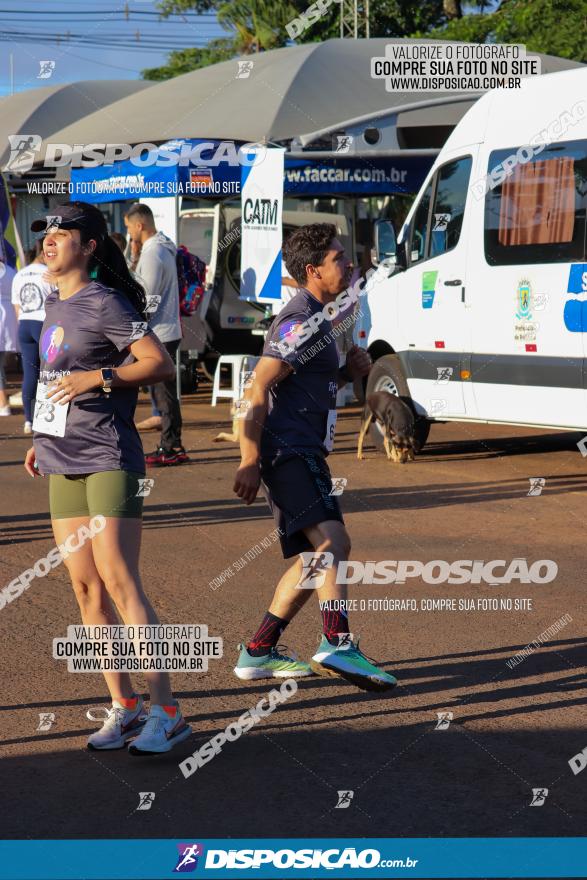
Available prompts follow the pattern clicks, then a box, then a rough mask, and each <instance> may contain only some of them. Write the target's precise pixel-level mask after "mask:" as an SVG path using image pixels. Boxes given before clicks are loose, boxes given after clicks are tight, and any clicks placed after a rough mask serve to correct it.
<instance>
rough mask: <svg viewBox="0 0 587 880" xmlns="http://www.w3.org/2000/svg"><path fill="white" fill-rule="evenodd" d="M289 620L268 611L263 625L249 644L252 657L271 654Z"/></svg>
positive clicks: (248, 647)
mask: <svg viewBox="0 0 587 880" xmlns="http://www.w3.org/2000/svg"><path fill="white" fill-rule="evenodd" d="M288 623H289V620H284V619H283V618H282V617H276V616H275V614H271V612H270V611H267V613H266V614H265V617H264V618H263V620H262V622H261V626H260V627H259V629H258V630H257V632H256V633H255V635H254V636H253V638H252V639H251V641H250V642H249V643H248V645H247V651H248V652H249V654H250V655H251V657H263V656H264V655H265V654H269V652H270V651H271V648H274V647H275V646H276V644H277V642H278V641H279V637H280V636H281V633H282V632H283V630H284V629H285V628H286V626H287V625H288Z"/></svg>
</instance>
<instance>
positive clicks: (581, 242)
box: [485, 141, 587, 266]
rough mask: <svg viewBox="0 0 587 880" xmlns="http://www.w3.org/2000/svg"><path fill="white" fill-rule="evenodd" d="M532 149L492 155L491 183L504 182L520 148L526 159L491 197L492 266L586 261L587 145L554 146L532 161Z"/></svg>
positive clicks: (488, 236)
mask: <svg viewBox="0 0 587 880" xmlns="http://www.w3.org/2000/svg"><path fill="white" fill-rule="evenodd" d="M530 149H531V148H529V147H528V148H526V149H524V148H518V147H512V148H511V149H507V150H496V151H494V152H493V153H491V154H490V156H489V165H488V175H489V181H490V182H491V180H500V179H501V177H502V176H503V165H502V163H503V161H504V159H506V158H508V157H512V156H516V153H517V152H518V150H520V156H521V161H518V162H517V164H516V165H514V166H513V171H512V173H511V174H510V175H509V176H507V177H506V178H505V180H503V182H500V183H499V185H497V186H495V187H494V188H493V189H490V190H489V191H488V193H487V196H486V199H485V259H486V260H487V262H488V263H489V265H492V266H503V265H513V264H516V263H567V262H583V261H584V260H585V259H586V253H587V251H586V244H585V238H586V221H585V214H586V209H587V191H586V189H585V185H584V184H585V180H586V179H587V141H569V142H567V143H562V144H561V143H557V144H551V145H550V146H547V147H545V148H544V149H543V150H541V151H540V152H539V153H537V154H536V155H535V156H531V157H529V156H528V154H529V153H530ZM506 167H507V163H506ZM492 172H493V175H492Z"/></svg>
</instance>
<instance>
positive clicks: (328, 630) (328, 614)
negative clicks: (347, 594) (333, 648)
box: [322, 608, 349, 645]
mask: <svg viewBox="0 0 587 880" xmlns="http://www.w3.org/2000/svg"><path fill="white" fill-rule="evenodd" d="M348 631H349V618H348V615H347V614H346V613H345V612H344V611H330V610H329V609H328V608H323V609H322V632H323V633H324V635H325V636H326V638H327V639H328V641H329V643H330V644H331V645H338V633H348Z"/></svg>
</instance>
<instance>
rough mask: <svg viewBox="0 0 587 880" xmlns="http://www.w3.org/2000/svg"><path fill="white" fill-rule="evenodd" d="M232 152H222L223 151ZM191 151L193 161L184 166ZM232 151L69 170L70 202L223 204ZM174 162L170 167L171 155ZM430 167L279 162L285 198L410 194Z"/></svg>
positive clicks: (186, 148)
mask: <svg viewBox="0 0 587 880" xmlns="http://www.w3.org/2000/svg"><path fill="white" fill-rule="evenodd" d="M227 144H228V145H229V146H231V147H232V149H228V148H227V147H226V146H225V145H227ZM193 150H196V152H197V161H195V162H194V161H191V160H190V161H189V162H188V161H186V160H187V158H189V156H188V154H189V153H190V151H193ZM237 150H238V145H235V144H234V143H233V142H227V141H209V140H202V139H185V140H178V141H173V142H172V143H171V144H163V145H162V146H161V147H159V148H158V149H157V151H151V152H150V153H148V154H145V155H144V156H141V157H138V162H137V161H136V160H135V161H132V160H131V159H127V160H124V161H121V162H115V163H114V164H113V165H102V166H98V167H96V168H74V169H72V172H71V186H70V198H71V199H72V200H73V199H83V200H84V201H87V202H93V203H100V202H112V201H120V200H127V199H139V198H141V197H143V198H160V197H164V196H173V195H194V196H198V197H199V198H213V199H216V200H218V199H224V198H228V197H229V196H230V195H233V196H238V195H240V181H241V169H240V166H239V164H238V161H236V162H235V157H236V155H237ZM174 154H175V155H176V156H177V157H178V158H179V160H180V161H175V162H174V161H173V155H174ZM433 161H434V157H433V156H401V155H400V156H394V157H371V156H370V157H368V158H367V157H357V156H348V155H345V156H344V157H343V156H341V157H340V158H339V157H332V156H331V155H327V156H325V158H324V159H315V158H314V159H304V158H302V159H298V158H292V157H288V156H287V155H286V158H285V177H284V193H285V195H287V196H296V195H300V196H321V195H324V196H326V195H333V196H337V195H340V196H342V195H350V196H352V195H355V196H361V195H362V196H366V195H378V194H388V193H394V192H396V193H414V192H417V191H418V189H419V188H420V186H421V184H422V182H423V180H424V178H425V176H426V174H427V173H428V170H429V169H430V167H431V165H432V163H433ZM156 163H157V164H156Z"/></svg>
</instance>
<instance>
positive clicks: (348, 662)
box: [310, 635, 397, 691]
mask: <svg viewBox="0 0 587 880" xmlns="http://www.w3.org/2000/svg"><path fill="white" fill-rule="evenodd" d="M310 666H311V667H312V669H313V670H314V672H315V673H316V674H317V675H330V676H333V677H335V678H338V677H339V676H340V677H341V678H345V679H346V680H347V681H350V683H351V684H354V685H356V686H357V687H358V688H361V690H364V691H387V690H390V689H391V688H393V687H395V686H396V684H397V679H396V678H394V676H393V675H390V674H389V673H388V672H384V671H383V669H379V668H378V667H377V666H375V664H374V663H372V662H371V661H370V660H368V659H367V657H365V655H364V654H363V652H362V651H360V650H359V639H357V643H356V644H355V643H354V642H353V640H352V637H351V638H349V639H348V640H344V641H343V642H342V644H339V645H331V644H330V642H329V641H328V639H327V638H326V636H325V635H323V636H322V640H321V641H320V644H319V646H318V650H317V652H316V653H315V654H314V656H313V657H312V659H311V660H310Z"/></svg>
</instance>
